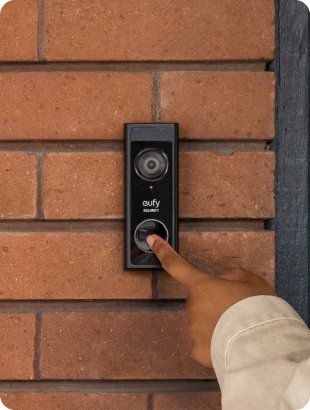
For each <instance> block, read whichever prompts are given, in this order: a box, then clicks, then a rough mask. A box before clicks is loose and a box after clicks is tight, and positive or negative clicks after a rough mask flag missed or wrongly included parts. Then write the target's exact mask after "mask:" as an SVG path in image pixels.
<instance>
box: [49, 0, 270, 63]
mask: <svg viewBox="0 0 310 410" xmlns="http://www.w3.org/2000/svg"><path fill="white" fill-rule="evenodd" d="M274 15H275V12H274V2H273V1H271V0H260V1H259V2H255V3H252V2H244V1H242V0H223V1H216V0H212V1H208V2H205V1H203V0H192V1H191V3H190V5H189V3H188V2H187V1H186V0H178V1H177V2H171V1H160V0H154V1H151V2H145V1H143V0H129V1H126V2H124V1H122V0H116V1H112V0H109V1H105V2H102V1H99V0H96V1H93V2H92V3H91V4H89V3H86V2H85V1H83V0H76V1H74V2H68V1H66V0H58V1H54V0H47V2H46V32H45V39H46V46H45V52H46V58H47V59H48V60H118V61H119V60H161V61H164V60H232V59H273V58H274Z"/></svg>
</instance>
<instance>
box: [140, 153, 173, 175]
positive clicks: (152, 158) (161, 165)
mask: <svg viewBox="0 0 310 410" xmlns="http://www.w3.org/2000/svg"><path fill="white" fill-rule="evenodd" d="M135 169H136V172H137V174H138V175H139V176H140V177H141V178H142V179H145V180H147V181H156V180H158V179H161V178H162V177H163V176H164V175H165V174H166V172H167V170H168V158H167V156H166V154H164V153H163V152H162V151H161V150H159V149H156V148H148V149H145V150H143V151H141V152H140V153H139V154H138V155H137V156H136V159H135Z"/></svg>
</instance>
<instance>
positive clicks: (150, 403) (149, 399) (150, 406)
mask: <svg viewBox="0 0 310 410" xmlns="http://www.w3.org/2000/svg"><path fill="white" fill-rule="evenodd" d="M146 410H154V393H149V394H148V395H147V404H146Z"/></svg>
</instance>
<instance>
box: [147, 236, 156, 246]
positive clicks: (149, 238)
mask: <svg viewBox="0 0 310 410" xmlns="http://www.w3.org/2000/svg"><path fill="white" fill-rule="evenodd" d="M146 242H147V244H148V245H149V247H150V248H151V249H152V246H153V243H154V242H155V238H154V236H153V235H149V236H148V237H147V238H146Z"/></svg>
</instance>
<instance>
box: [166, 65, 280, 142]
mask: <svg viewBox="0 0 310 410" xmlns="http://www.w3.org/2000/svg"><path fill="white" fill-rule="evenodd" d="M274 88H275V81H274V73H267V72H263V73H251V72H239V73H237V72H202V71H200V72H179V71H177V72H166V73H163V74H162V76H161V103H160V105H161V120H162V122H179V124H180V138H188V139H201V140H205V139H208V140H225V139H230V140H249V139H250V140H259V139H263V140H272V139H273V138H274V133H275V125H274V98H275V90H274Z"/></svg>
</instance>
